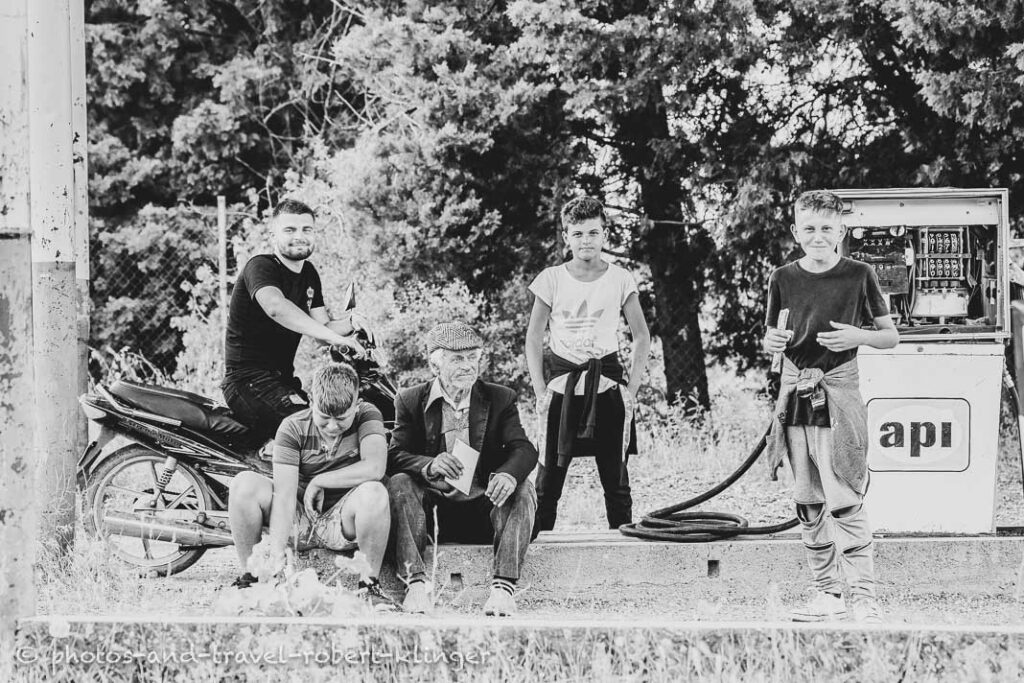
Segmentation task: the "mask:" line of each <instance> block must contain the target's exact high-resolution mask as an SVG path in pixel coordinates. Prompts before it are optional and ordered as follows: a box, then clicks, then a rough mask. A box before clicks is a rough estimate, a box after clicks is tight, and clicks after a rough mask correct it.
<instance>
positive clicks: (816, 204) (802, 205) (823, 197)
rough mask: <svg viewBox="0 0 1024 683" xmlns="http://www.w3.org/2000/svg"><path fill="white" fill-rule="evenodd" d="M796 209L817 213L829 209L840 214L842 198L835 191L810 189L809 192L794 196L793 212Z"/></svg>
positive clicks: (841, 211)
mask: <svg viewBox="0 0 1024 683" xmlns="http://www.w3.org/2000/svg"><path fill="white" fill-rule="evenodd" d="M797 211H815V212H818V213H821V212H829V211H831V212H832V213H838V214H842V213H843V200H842V199H840V198H839V195H837V194H836V193H835V192H829V191H828V190H811V191H810V192H804V193H803V194H801V195H800V196H799V197H797V198H796V208H795V209H794V213H796V212H797Z"/></svg>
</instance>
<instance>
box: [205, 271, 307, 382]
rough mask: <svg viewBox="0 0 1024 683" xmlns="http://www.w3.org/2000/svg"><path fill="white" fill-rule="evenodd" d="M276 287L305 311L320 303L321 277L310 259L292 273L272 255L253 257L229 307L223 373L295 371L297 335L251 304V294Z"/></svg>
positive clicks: (287, 372) (240, 274)
mask: <svg viewBox="0 0 1024 683" xmlns="http://www.w3.org/2000/svg"><path fill="white" fill-rule="evenodd" d="M264 287H277V288H278V289H280V290H281V293H282V294H284V297H285V298H286V299H288V300H289V301H291V302H292V303H293V304H295V305H296V306H298V307H299V308H301V309H302V310H303V311H304V312H306V313H309V311H310V310H312V309H314V308H320V307H322V306H323V305H324V295H323V290H322V288H321V285H320V276H319V275H318V274H317V272H316V268H314V267H313V264H312V263H310V262H309V261H306V262H305V263H303V264H302V271H301V272H298V273H295V272H293V271H291V270H289V269H288V268H287V266H285V265H284V264H283V263H281V261H280V260H278V258H277V257H276V256H274V255H273V254H260V255H259V256H253V257H252V258H251V259H249V262H248V263H246V264H245V267H244V268H242V272H241V273H239V274H238V281H237V282H236V283H235V288H234V290H233V291H232V292H231V306H230V308H229V309H228V330H227V345H226V346H227V349H226V359H225V361H226V363H225V364H226V366H227V373H228V374H231V373H232V372H234V371H237V370H249V369H260V370H277V371H279V372H281V373H282V374H283V375H284V376H285V377H291V376H292V373H293V372H294V363H295V351H296V349H298V347H299V340H300V339H301V338H302V335H301V334H299V333H298V332H292V331H291V330H289V329H287V328H285V327H283V326H282V325H279V324H278V323H276V322H274V321H273V320H271V319H270V316H268V315H267V314H266V312H264V310H263V308H262V307H261V306H260V305H259V302H257V301H256V292H258V291H259V290H261V289H262V288H264Z"/></svg>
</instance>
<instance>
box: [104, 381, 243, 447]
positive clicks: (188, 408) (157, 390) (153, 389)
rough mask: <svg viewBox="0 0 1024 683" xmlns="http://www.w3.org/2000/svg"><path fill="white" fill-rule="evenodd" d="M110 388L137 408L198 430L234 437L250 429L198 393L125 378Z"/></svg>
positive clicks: (226, 409) (114, 393)
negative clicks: (140, 382)
mask: <svg viewBox="0 0 1024 683" xmlns="http://www.w3.org/2000/svg"><path fill="white" fill-rule="evenodd" d="M107 388H108V389H109V391H110V393H111V394H113V395H114V396H116V397H117V398H119V399H121V400H122V401H124V402H126V403H128V404H129V405H131V406H132V407H134V408H137V409H139V410H145V411H147V412H150V413H156V414H157V415H163V416H164V417H170V418H174V419H175V420H178V421H180V422H181V424H182V426H184V427H187V428H189V429H192V430H194V431H197V432H203V433H206V434H212V435H216V436H222V437H231V438H232V439H234V438H237V437H239V436H242V435H244V434H245V433H246V432H247V431H248V429H246V427H245V425H243V424H242V423H241V422H239V421H238V420H236V419H235V418H234V417H232V416H231V411H230V410H229V409H228V408H227V407H226V406H222V405H220V404H218V403H216V402H215V401H213V400H211V399H208V398H206V397H205V396H200V395H199V394H193V393H191V392H189V391H181V390H179V389H171V388H170V387H161V386H157V385H155V384H139V383H138V382H130V381H128V380H123V379H122V380H117V381H116V382H114V383H113V384H111V385H110V386H109V387H107Z"/></svg>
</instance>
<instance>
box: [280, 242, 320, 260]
mask: <svg viewBox="0 0 1024 683" xmlns="http://www.w3.org/2000/svg"><path fill="white" fill-rule="evenodd" d="M278 251H280V252H281V256H284V257H285V258H286V259H290V260H292V261H302V260H304V259H308V258H309V257H310V256H312V255H313V245H312V244H309V245H305V246H298V245H296V246H289V245H280V246H279V247H278Z"/></svg>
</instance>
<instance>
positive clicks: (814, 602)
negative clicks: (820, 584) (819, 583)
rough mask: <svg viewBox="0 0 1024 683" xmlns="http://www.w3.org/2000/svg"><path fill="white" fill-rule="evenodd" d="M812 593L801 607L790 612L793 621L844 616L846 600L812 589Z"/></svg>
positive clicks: (827, 619) (819, 619)
mask: <svg viewBox="0 0 1024 683" xmlns="http://www.w3.org/2000/svg"><path fill="white" fill-rule="evenodd" d="M812 592H813V595H812V596H811V598H810V599H809V600H808V601H807V604H805V605H804V606H803V607H798V608H796V609H794V610H793V611H792V612H790V613H789V614H790V617H792V619H793V621H803V622H814V621H833V620H836V619H842V618H843V617H845V616H846V602H845V601H844V600H843V596H841V595H832V594H831V593H826V592H824V591H819V590H816V589H812Z"/></svg>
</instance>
